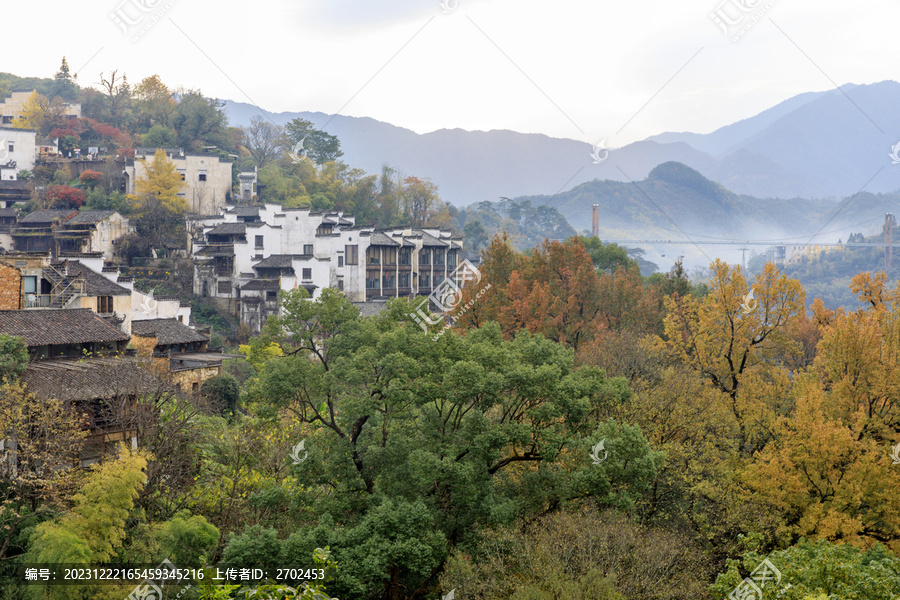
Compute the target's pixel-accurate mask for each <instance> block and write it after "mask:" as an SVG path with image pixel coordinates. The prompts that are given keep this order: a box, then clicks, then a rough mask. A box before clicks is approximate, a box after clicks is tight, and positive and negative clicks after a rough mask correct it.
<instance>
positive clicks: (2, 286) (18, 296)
mask: <svg viewBox="0 0 900 600" xmlns="http://www.w3.org/2000/svg"><path fill="white" fill-rule="evenodd" d="M21 303H22V273H21V271H19V269H17V268H15V267H13V266H10V265H8V264H6V263H4V262H0V310H19V308H21Z"/></svg>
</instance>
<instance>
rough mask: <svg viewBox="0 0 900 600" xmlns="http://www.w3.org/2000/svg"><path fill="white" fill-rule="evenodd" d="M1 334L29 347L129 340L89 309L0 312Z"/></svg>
mask: <svg viewBox="0 0 900 600" xmlns="http://www.w3.org/2000/svg"><path fill="white" fill-rule="evenodd" d="M0 333H6V334H9V335H18V336H21V337H23V338H25V342H26V343H27V344H28V346H29V347H33V346H46V345H59V344H84V343H88V342H124V341H127V340H128V336H127V335H125V334H124V333H122V332H121V331H119V330H118V329H116V328H115V327H112V326H111V325H108V324H107V323H105V322H103V320H102V319H101V318H100V317H98V316H97V315H96V314H94V312H93V311H91V309H89V308H69V309H47V310H0Z"/></svg>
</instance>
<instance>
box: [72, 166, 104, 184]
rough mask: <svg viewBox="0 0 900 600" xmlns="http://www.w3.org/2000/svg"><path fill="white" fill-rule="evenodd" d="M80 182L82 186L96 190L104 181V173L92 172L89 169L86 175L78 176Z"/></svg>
mask: <svg viewBox="0 0 900 600" xmlns="http://www.w3.org/2000/svg"><path fill="white" fill-rule="evenodd" d="M78 181H80V182H81V184H82V185H86V186H88V187H89V188H91V189H94V187H96V186H97V185H98V184H99V183H100V182H101V181H103V173H101V172H100V171H92V170H90V169H88V170H87V171H85V172H84V173H82V174H81V175H79V176H78Z"/></svg>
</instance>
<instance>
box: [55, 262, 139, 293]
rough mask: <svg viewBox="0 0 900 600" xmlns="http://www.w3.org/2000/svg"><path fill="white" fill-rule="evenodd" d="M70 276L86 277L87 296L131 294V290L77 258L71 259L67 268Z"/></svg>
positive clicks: (85, 291)
mask: <svg viewBox="0 0 900 600" xmlns="http://www.w3.org/2000/svg"><path fill="white" fill-rule="evenodd" d="M66 275H67V276H69V277H78V276H79V275H82V276H83V277H84V288H85V289H84V294H85V295H86V296H130V295H131V290H129V289H127V288H124V287H122V286H121V285H119V284H117V283H115V282H114V281H110V280H109V279H107V278H106V277H104V276H103V275H101V274H100V273H98V272H97V271H94V270H93V269H89V268H88V267H86V266H84V265H83V264H81V263H80V262H78V261H77V260H70V261H69V264H68V267H67V269H66Z"/></svg>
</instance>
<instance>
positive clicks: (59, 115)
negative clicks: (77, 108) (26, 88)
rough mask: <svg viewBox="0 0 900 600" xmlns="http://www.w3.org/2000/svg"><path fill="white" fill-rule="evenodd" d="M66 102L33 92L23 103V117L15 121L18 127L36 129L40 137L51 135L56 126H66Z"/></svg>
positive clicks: (14, 124)
mask: <svg viewBox="0 0 900 600" xmlns="http://www.w3.org/2000/svg"><path fill="white" fill-rule="evenodd" d="M66 110H67V108H66V104H65V102H64V101H63V100H62V98H59V97H57V98H54V99H53V100H48V99H47V97H46V96H43V95H42V94H39V93H37V92H32V94H31V96H29V97H28V100H26V101H25V104H23V105H22V115H21V118H19V119H16V120H15V121H13V127H16V128H18V129H34V130H35V131H36V132H37V135H38V136H40V137H45V136H49V135H50V132H51V131H53V130H54V129H55V128H58V127H60V126H64V125H65V123H66V121H67V119H66V118H65V113H66Z"/></svg>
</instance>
